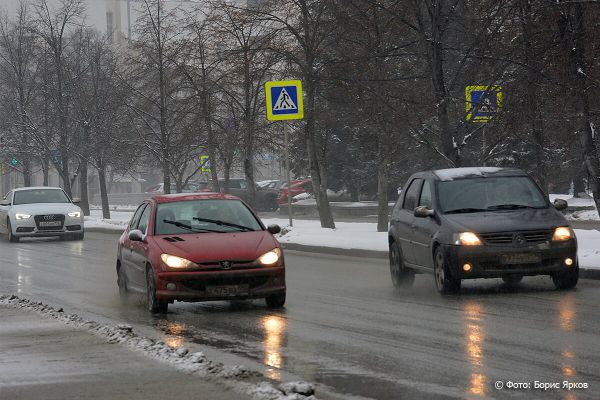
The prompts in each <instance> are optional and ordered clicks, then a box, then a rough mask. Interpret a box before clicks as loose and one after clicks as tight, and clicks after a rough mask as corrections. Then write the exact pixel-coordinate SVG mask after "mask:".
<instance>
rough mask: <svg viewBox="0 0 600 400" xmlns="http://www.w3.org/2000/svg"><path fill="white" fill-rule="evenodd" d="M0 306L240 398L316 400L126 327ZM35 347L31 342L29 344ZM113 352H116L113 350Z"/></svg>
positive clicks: (11, 302)
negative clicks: (83, 334)
mask: <svg viewBox="0 0 600 400" xmlns="http://www.w3.org/2000/svg"><path fill="white" fill-rule="evenodd" d="M0 305H3V306H8V307H12V308H15V309H23V310H28V311H33V312H35V313H37V314H38V315H40V316H41V317H43V318H48V319H51V320H54V321H58V322H60V323H62V324H64V325H67V326H69V327H71V328H74V329H76V330H81V331H87V332H90V333H92V334H94V335H96V336H97V337H99V338H101V339H102V340H106V343H109V344H120V345H122V346H124V347H126V348H129V349H131V350H133V351H135V352H137V353H141V354H143V355H145V356H147V357H149V358H152V359H155V360H157V361H160V362H162V363H165V364H168V365H170V366H171V367H174V368H176V369H177V370H179V371H181V372H184V373H187V374H191V375H195V376H199V377H202V378H207V379H210V381H211V382H213V383H218V384H220V385H223V386H224V387H226V388H228V389H230V390H233V391H235V392H237V393H239V394H240V395H249V396H251V397H252V398H253V399H256V400H303V399H305V400H317V398H316V397H315V396H314V391H315V388H314V386H313V385H312V384H310V383H307V382H285V383H281V384H277V385H274V384H275V382H273V381H266V380H265V378H264V377H263V375H262V374H261V373H260V372H257V371H252V370H250V369H248V368H247V367H245V366H243V365H234V366H228V365H223V364H221V363H215V362H213V361H211V360H208V359H207V358H206V356H205V355H204V354H203V353H202V352H195V353H190V352H189V351H188V349H186V348H185V347H178V348H173V347H171V346H169V345H167V344H165V343H164V342H162V341H157V340H154V339H151V338H147V337H143V336H140V335H138V334H137V333H135V332H134V331H133V328H132V327H131V326H129V325H116V326H109V325H103V324H101V323H98V322H95V321H91V320H85V319H83V318H82V317H80V316H78V315H75V314H67V313H65V312H64V310H63V309H62V308H60V309H56V308H54V307H52V306H49V305H47V304H44V303H42V302H37V301H31V300H29V299H27V298H24V297H19V296H15V295H0ZM33 346H34V347H35V343H34V344H33ZM115 351H116V350H115Z"/></svg>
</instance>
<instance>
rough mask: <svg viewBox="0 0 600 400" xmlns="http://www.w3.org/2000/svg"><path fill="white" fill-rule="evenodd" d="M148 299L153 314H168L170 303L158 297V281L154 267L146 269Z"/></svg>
mask: <svg viewBox="0 0 600 400" xmlns="http://www.w3.org/2000/svg"><path fill="white" fill-rule="evenodd" d="M146 299H147V307H148V311H150V312H151V313H152V314H166V313H167V310H168V308H169V303H168V302H167V301H164V300H159V299H158V298H157V297H156V283H155V281H154V272H153V271H152V268H147V269H146Z"/></svg>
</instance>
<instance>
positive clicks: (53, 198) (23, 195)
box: [13, 189, 71, 205]
mask: <svg viewBox="0 0 600 400" xmlns="http://www.w3.org/2000/svg"><path fill="white" fill-rule="evenodd" d="M70 202H71V200H69V198H68V197H67V195H66V194H65V192H63V191H62V190H60V189H31V190H19V191H16V192H15V197H14V201H13V204H14V205H19V204H34V203H70Z"/></svg>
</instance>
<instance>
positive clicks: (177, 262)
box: [160, 254, 198, 268]
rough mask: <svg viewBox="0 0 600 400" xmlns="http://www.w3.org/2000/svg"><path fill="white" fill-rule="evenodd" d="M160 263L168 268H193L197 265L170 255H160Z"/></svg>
mask: <svg viewBox="0 0 600 400" xmlns="http://www.w3.org/2000/svg"><path fill="white" fill-rule="evenodd" d="M160 258H161V259H162V261H163V262H164V263H165V264H166V265H167V266H168V267H170V268H195V267H197V266H198V265H197V264H196V263H194V262H192V261H190V260H186V259H185V258H181V257H177V256H172V255H170V254H162V255H161V256H160Z"/></svg>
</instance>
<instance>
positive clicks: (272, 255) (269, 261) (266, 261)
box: [258, 248, 281, 266]
mask: <svg viewBox="0 0 600 400" xmlns="http://www.w3.org/2000/svg"><path fill="white" fill-rule="evenodd" d="M280 258H281V249H279V248H276V249H273V250H271V251H269V252H268V253H265V254H263V255H262V256H260V257H258V263H259V264H260V265H265V266H268V265H275V264H277V263H278V262H279V259H280Z"/></svg>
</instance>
